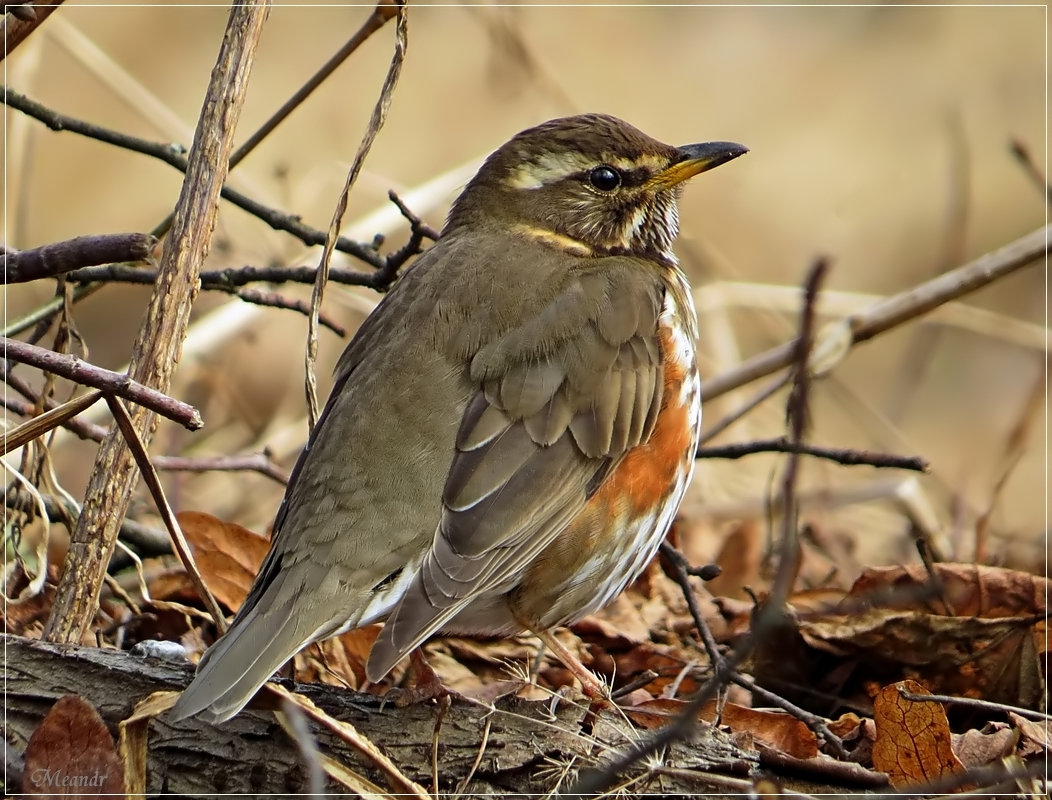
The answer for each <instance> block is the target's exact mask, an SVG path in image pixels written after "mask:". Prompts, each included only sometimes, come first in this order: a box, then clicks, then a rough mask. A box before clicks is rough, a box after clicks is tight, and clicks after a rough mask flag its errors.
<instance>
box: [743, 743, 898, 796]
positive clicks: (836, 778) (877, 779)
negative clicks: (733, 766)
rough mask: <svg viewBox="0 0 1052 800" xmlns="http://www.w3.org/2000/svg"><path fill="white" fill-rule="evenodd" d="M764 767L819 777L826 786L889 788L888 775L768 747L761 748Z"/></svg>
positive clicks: (860, 766)
mask: <svg viewBox="0 0 1052 800" xmlns="http://www.w3.org/2000/svg"><path fill="white" fill-rule="evenodd" d="M759 750H760V765H761V766H764V767H767V768H768V769H770V768H775V769H777V770H779V772H792V773H797V774H801V775H806V776H809V777H811V778H817V779H820V780H822V782H824V783H850V784H854V785H856V786H865V787H867V788H870V789H874V788H880V787H882V786H887V785H888V776H887V775H885V774H884V773H883V772H874V771H873V770H871V769H866V768H865V767H863V766H862V765H861V764H856V763H854V762H853V761H835V760H833V759H831V758H795V757H794V756H791V755H788V754H787V753H783V752H781V751H780V750H775V749H774V748H773V747H766V746H764V745H763V744H762V743H761V744H760V746H759Z"/></svg>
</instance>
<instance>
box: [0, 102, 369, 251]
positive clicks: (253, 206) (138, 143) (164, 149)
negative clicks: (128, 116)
mask: <svg viewBox="0 0 1052 800" xmlns="http://www.w3.org/2000/svg"><path fill="white" fill-rule="evenodd" d="M2 99H3V102H4V103H5V104H6V105H8V106H10V107H11V108H14V109H16V110H17V111H21V112H22V113H24V114H27V115H29V116H30V117H32V118H33V119H35V120H37V121H39V122H42V123H44V124H45V125H47V126H48V127H49V128H50V129H51V130H53V131H70V132H71V133H77V134H80V135H81V136H87V137H88V138H90V139H95V140H96V141H100V142H105V143H106V144H112V145H114V146H116V147H120V148H123V149H125V150H131V151H132V152H135V153H141V154H142V155H146V156H151V157H153V158H156V159H158V160H160V161H163V162H164V163H165V164H168V165H169V166H172V167H175V168H176V169H177V170H179V171H180V172H183V173H185V172H186V171H187V158H186V156H184V155H183V152H184V150H183V148H182V147H181V146H180V145H176V144H164V143H162V142H151V141H148V140H146V139H140V138H138V137H136V136H129V135H127V134H125V133H120V132H119V131H113V130H109V129H108V128H103V127H102V126H100V125H95V124H92V123H90V122H84V121H83V120H79V119H76V118H75V117H69V116H66V115H65V114H59V113H58V112H55V111H52V110H51V109H49V108H47V107H46V106H43V105H41V104H40V103H37V102H35V101H33V100H30V99H29V98H28V97H26V96H25V95H22V94H19V93H18V92H15V91H12V90H11V89H8V88H7V87H4V94H3V98H2ZM221 195H222V197H223V199H225V200H229V201H230V202H231V203H233V204H234V205H235V206H237V207H238V208H240V209H242V210H243V211H247V212H248V213H249V214H251V215H252V216H254V217H257V218H258V219H261V220H262V221H263V222H265V223H267V224H268V225H269V226H270V227H272V228H273V229H274V230H278V231H284V232H285V233H288V234H290V235H292V236H295V237H296V238H297V239H299V240H300V241H301V242H303V243H304V244H307V245H311V246H316V245H322V244H325V233H324V232H323V231H319V230H317V229H315V228H311V227H309V226H307V225H304V224H303V223H302V222H300V218H299V217H298V216H296V215H293V214H286V213H284V212H282V211H278V210H277V209H274V208H270V207H269V206H265V205H263V204H262V203H258V202H256V201H255V200H253V199H252V198H250V197H248V196H246V195H244V194H242V193H241V192H238V191H237V190H235V189H231V188H230V187H228V186H224V187H223V188H222V190H221ZM334 247H335V249H336V250H339V251H340V252H341V253H347V254H348V255H350V256H354V257H355V258H357V259H359V260H360V261H364V262H365V263H366V264H369V265H371V266H373V267H376V268H377V269H381V268H382V267H383V266H384V264H385V262H384V258H383V256H381V255H380V254H379V253H378V252H376V250H375V248H373V247H372V246H371V245H367V244H361V243H359V242H354V241H351V240H350V239H347V238H345V237H342V236H341V237H340V238H338V239H337V240H336V244H335V245H334Z"/></svg>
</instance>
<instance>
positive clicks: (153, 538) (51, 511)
mask: <svg viewBox="0 0 1052 800" xmlns="http://www.w3.org/2000/svg"><path fill="white" fill-rule="evenodd" d="M25 497H26V493H25V492H24V490H19V491H15V492H11V491H9V492H7V493H5V495H4V503H5V505H6V507H7V508H24V507H25ZM40 497H41V499H42V500H43V501H44V511H45V512H46V513H47V516H48V519H49V520H51V521H52V522H58V523H61V524H63V525H65V524H66V523H67V521H68V520H69V519H71V518H72V519H76V517H77V516H78V515H79V514H80V507H79V506H77V505H71V504H70V503H69V501H67V500H65V499H64V498H60V497H55V496H54V495H50V494H41V495H40ZM120 538H121V540H122V541H124V542H127V543H129V544H131V545H134V547H135V550H136V552H137V553H138V554H139V555H141V556H166V555H171V552H172V548H171V544H170V541H169V538H168V536H167V535H166V534H165V533H164V532H163V531H160V530H158V529H157V528H151V527H150V526H148V525H143V524H142V523H141V522H136V521H135V520H130V519H125V520H123V521H122V522H121V528H120ZM120 555H121V554H120V553H117V554H115V555H114V558H113V560H114V561H115V562H116V561H119V559H120Z"/></svg>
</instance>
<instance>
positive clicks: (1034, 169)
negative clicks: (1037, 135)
mask: <svg viewBox="0 0 1052 800" xmlns="http://www.w3.org/2000/svg"><path fill="white" fill-rule="evenodd" d="M1009 149H1010V150H1011V151H1012V155H1013V156H1015V158H1016V160H1017V161H1018V162H1019V164H1020V166H1022V167H1023V170H1024V171H1025V172H1026V175H1027V177H1028V178H1030V180H1032V181H1033V182H1034V185H1035V186H1037V187H1038V188H1039V189H1040V190H1041V193H1042V194H1044V195H1045V203H1047V204H1048V205H1052V185H1049V183H1048V178H1046V177H1045V175H1044V173H1043V172H1042V171H1041V168H1040V167H1039V166H1038V165H1037V164H1036V163H1035V162H1034V158H1033V156H1032V155H1030V148H1029V147H1027V146H1026V145H1025V144H1024V143H1023V140H1022V139H1012V141H1011V142H1009Z"/></svg>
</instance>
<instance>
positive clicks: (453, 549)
mask: <svg viewBox="0 0 1052 800" xmlns="http://www.w3.org/2000/svg"><path fill="white" fill-rule="evenodd" d="M743 152H745V149H744V148H743V147H741V146H740V145H734V144H729V143H714V144H708V145H691V146H688V147H684V148H674V147H670V146H668V145H664V144H661V143H660V142H657V141H655V140H654V139H651V138H650V137H648V136H646V135H645V134H643V133H641V132H640V131H638V130H636V129H635V128H633V127H632V126H630V125H628V124H627V123H624V122H622V121H621V120H618V119H615V118H613V117H609V116H604V115H595V114H592V115H585V116H578V117H569V118H565V119H558V120H552V121H551V122H547V123H545V124H543V125H540V126H538V127H536V128H532V129H530V130H528V131H524V132H523V133H521V134H519V135H518V136H516V137H515V138H513V139H512V140H511V141H510V142H508V143H507V144H505V145H504V146H502V147H501V148H500V149H499V150H497V151H496V152H495V153H494V154H493V155H492V156H490V158H489V159H488V160H487V161H486V163H485V164H484V165H483V166H482V168H481V169H480V170H479V172H478V174H477V175H476V176H475V178H474V179H473V180H472V181H471V182H470V183H469V184H468V186H467V187H466V188H465V190H464V192H463V193H462V194H461V196H460V197H459V198H458V199H457V201H456V203H455V204H454V206H453V209H452V211H451V212H450V216H449V221H448V223H447V225H446V227H445V229H444V230H443V232H442V236H441V237H440V239H439V241H438V242H437V243H436V244H435V245H434V246H433V247H432V248H431V249H430V250H428V251H427V252H426V253H424V254H423V255H422V256H421V257H420V258H419V259H418V260H417V261H416V262H415V264H414V265H413V266H412V267H411V268H410V269H409V270H408V271H407V272H406V273H405V275H404V276H402V278H401V279H399V281H398V282H397V283H396V284H395V286H394V288H393V289H392V290H391V291H390V292H389V293H388V294H387V296H386V297H384V299H383V301H382V302H381V303H380V304H379V306H377V308H376V310H375V311H374V312H373V313H372V314H371V315H370V316H369V317H368V319H366V320H365V322H364V323H363V324H362V326H361V328H360V330H359V331H358V333H357V335H356V336H355V337H354V340H353V341H352V342H351V343H350V345H349V346H348V348H347V350H346V351H345V352H344V354H343V356H342V358H341V359H340V362H339V364H338V366H337V368H336V383H335V385H334V387H333V390H332V393H331V395H330V397H329V400H328V403H327V405H326V408H325V411H324V413H323V414H322V417H321V419H320V420H319V422H318V425H317V427H316V428H315V430H314V433H313V435H312V436H311V439H310V441H309V443H308V445H307V447H306V448H305V449H304V451H303V453H302V455H301V456H300V459H299V462H298V463H297V465H296V468H295V470H294V471H293V475H292V480H291V481H290V483H289V487H288V490H287V492H286V495H285V499H284V501H283V502H282V504H281V508H280V509H279V511H278V515H277V519H276V521H275V524H274V535H273V543H272V545H271V550H270V553H269V555H268V556H267V559H266V561H265V562H264V564H263V567H262V569H261V571H260V574H259V576H258V577H257V578H256V582H255V584H254V586H253V587H252V591H251V592H250V594H249V596H248V598H247V599H246V601H245V604H244V605H243V606H242V608H241V610H240V611H239V612H238V614H237V617H236V618H235V619H234V622H233V624H232V625H231V627H230V630H229V631H228V632H227V633H226V634H225V635H224V636H223V637H221V638H220V639H219V640H218V641H217V642H216V643H215V644H214V645H213V646H212V647H211V648H210V649H209V651H208V652H207V653H206V654H205V656H204V658H203V659H202V660H201V664H200V666H199V668H198V674H197V677H196V678H195V679H194V681H193V683H192V684H191V685H190V687H189V688H188V689H187V690H186V691H185V692H184V693H183V696H182V697H181V698H180V700H179V701H178V703H177V705H176V707H175V711H174V713H175V715H176V716H177V717H185V716H189V715H191V714H195V713H198V712H202V711H206V710H207V713H208V714H209V715H210V716H211V717H212V718H214V719H220V720H221V719H226V718H228V717H230V716H232V715H233V714H235V713H237V712H238V711H239V710H240V709H241V708H242V707H243V706H244V704H245V703H246V702H247V701H248V700H249V699H251V697H252V695H253V694H254V693H255V692H256V690H257V689H258V688H259V686H260V685H261V684H262V683H263V682H265V681H266V680H267V679H268V678H269V677H270V676H271V675H272V674H273V672H274V671H275V670H277V669H278V668H280V667H281V665H282V664H284V663H285V662H286V661H287V660H288V659H289V658H290V657H291V656H293V655H294V654H295V653H296V652H298V651H299V650H300V649H301V648H303V647H305V646H306V645H308V644H309V643H311V642H313V641H317V640H319V639H323V638H326V637H328V636H331V635H333V634H335V633H338V632H340V631H343V630H347V629H350V628H354V627H359V626H361V625H365V624H368V623H371V622H376V621H386V624H385V626H384V628H383V631H382V632H381V634H380V636H379V638H378V639H377V641H376V644H375V645H374V647H373V651H372V653H371V655H370V658H369V662H368V665H367V672H368V675H369V677H370V679H372V680H379V679H380V678H382V677H383V676H384V675H385V674H386V673H387V672H388V671H389V670H390V669H391V668H392V667H393V666H394V665H395V664H396V663H397V662H398V661H399V660H400V659H401V658H402V657H403V656H405V655H406V654H407V653H408V652H409V651H410V650H412V649H413V648H415V647H417V646H419V645H420V644H421V643H423V641H424V640H426V639H427V638H428V637H429V636H431V635H432V634H434V633H436V632H440V631H441V632H459V633H474V634H502V635H508V634H515V633H519V632H521V631H523V630H532V631H534V632H537V633H540V634H543V632H545V631H546V630H548V629H550V628H552V627H554V626H557V625H562V624H567V623H569V622H572V621H574V620H576V619H579V618H580V617H582V616H584V615H586V614H588V613H591V612H592V611H595V610H597V609H598V608H601V607H602V606H603V605H605V604H606V603H608V602H610V600H612V599H613V598H614V597H616V595H617V594H618V593H619V592H620V591H621V590H622V589H623V588H624V586H625V585H626V584H627V583H628V582H629V581H630V580H631V579H632V578H633V577H635V575H637V574H638V573H639V572H640V571H641V570H642V569H643V567H645V566H646V563H647V562H648V561H649V559H650V558H651V557H652V556H653V553H654V551H655V549H656V548H657V545H658V544H659V543H660V541H661V539H662V538H663V537H664V535H665V532H666V531H667V528H668V525H669V524H670V523H671V520H672V517H673V515H674V514H675V511H676V508H678V506H679V502H680V500H681V498H682V495H683V491H684V489H685V487H686V484H687V482H688V480H689V477H690V473H691V469H692V465H693V454H694V450H695V448H696V444H697V428H698V424H699V421H700V393H699V390H698V379H697V372H696V369H695V364H694V340H695V336H696V319H695V317H694V309H693V304H692V303H691V301H690V294H689V287H688V286H687V284H686V281H685V279H684V278H683V275H682V273H681V272H680V271H679V269H678V268H677V266H676V262H675V260H674V257H673V255H672V252H671V244H672V241H673V239H674V238H675V235H676V232H677V216H676V196H677V192H678V191H679V185H680V183H681V182H682V181H683V180H685V179H687V178H689V177H691V176H692V175H694V174H696V173H698V172H701V171H703V170H705V169H709V168H711V167H713V166H716V165H718V164H721V163H723V162H725V161H728V160H730V159H731V158H735V157H736V156H738V155H740V154H741V153H743ZM578 667H579V665H578Z"/></svg>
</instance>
